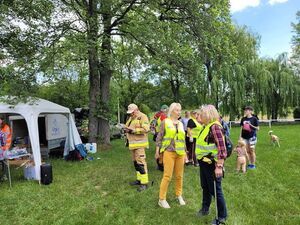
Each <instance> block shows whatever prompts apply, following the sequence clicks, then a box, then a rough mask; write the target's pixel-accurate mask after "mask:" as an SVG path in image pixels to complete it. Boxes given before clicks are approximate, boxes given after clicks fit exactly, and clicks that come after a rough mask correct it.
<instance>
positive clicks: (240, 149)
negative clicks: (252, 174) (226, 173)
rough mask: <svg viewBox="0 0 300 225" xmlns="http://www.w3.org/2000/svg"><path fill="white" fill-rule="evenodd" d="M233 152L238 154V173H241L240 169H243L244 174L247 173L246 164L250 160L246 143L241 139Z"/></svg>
mask: <svg viewBox="0 0 300 225" xmlns="http://www.w3.org/2000/svg"><path fill="white" fill-rule="evenodd" d="M233 151H234V152H236V153H237V161H236V171H237V172H240V169H241V168H242V171H243V173H246V164H247V160H249V156H248V154H247V150H246V143H245V141H244V140H243V139H239V141H238V145H237V146H236V147H235V148H234V150H233Z"/></svg>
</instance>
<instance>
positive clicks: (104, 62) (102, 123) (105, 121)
mask: <svg viewBox="0 0 300 225" xmlns="http://www.w3.org/2000/svg"><path fill="white" fill-rule="evenodd" d="M105 9H106V10H105V11H106V12H105V13H103V14H102V17H103V26H104V27H103V28H104V32H103V36H102V45H101V62H100V67H99V70H100V92H101V93H100V99H101V101H100V108H101V112H102V116H101V117H100V118H99V127H98V132H99V136H100V141H101V143H102V144H104V145H109V144H110V127H109V118H108V117H109V114H110V113H109V107H108V105H109V89H110V88H109V85H110V79H111V76H112V70H111V65H110V64H111V58H112V46H111V28H110V26H111V19H112V18H111V12H110V8H109V7H105Z"/></svg>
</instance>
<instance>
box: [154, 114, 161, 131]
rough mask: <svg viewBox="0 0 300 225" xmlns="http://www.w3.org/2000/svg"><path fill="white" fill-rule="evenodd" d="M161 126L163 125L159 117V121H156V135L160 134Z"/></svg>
mask: <svg viewBox="0 0 300 225" xmlns="http://www.w3.org/2000/svg"><path fill="white" fill-rule="evenodd" d="M160 124H161V119H160V117H158V119H157V120H156V126H155V132H156V133H158V132H159V130H160Z"/></svg>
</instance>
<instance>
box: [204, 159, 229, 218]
mask: <svg viewBox="0 0 300 225" xmlns="http://www.w3.org/2000/svg"><path fill="white" fill-rule="evenodd" d="M199 166H200V181H201V187H202V210H203V211H209V207H210V203H211V200H212V197H213V196H214V195H215V193H214V173H215V164H214V163H212V164H208V163H206V162H203V161H200V160H199ZM221 181H222V177H219V178H217V179H216V189H217V206H218V217H219V219H220V218H221V219H226V218H227V208H226V203H225V199H224V195H223V191H222V185H221Z"/></svg>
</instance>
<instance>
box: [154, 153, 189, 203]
mask: <svg viewBox="0 0 300 225" xmlns="http://www.w3.org/2000/svg"><path fill="white" fill-rule="evenodd" d="M184 158H185V155H181V156H180V155H178V154H177V153H176V152H170V151H164V154H163V163H164V175H163V178H162V180H161V183H160V190H159V199H161V200H165V199H166V198H167V191H168V187H169V183H170V181H171V179H172V175H173V171H174V172H175V181H176V187H175V194H176V196H180V195H182V183H183V170H184Z"/></svg>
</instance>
